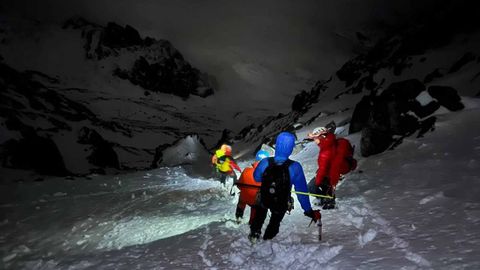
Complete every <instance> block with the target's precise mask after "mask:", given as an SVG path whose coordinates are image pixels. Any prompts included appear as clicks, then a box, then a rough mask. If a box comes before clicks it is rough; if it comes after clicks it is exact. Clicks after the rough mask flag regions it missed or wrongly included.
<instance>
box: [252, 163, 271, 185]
mask: <svg viewBox="0 0 480 270" xmlns="http://www.w3.org/2000/svg"><path fill="white" fill-rule="evenodd" d="M267 167H268V158H264V159H262V161H260V163H258V165H257V167H256V168H255V171H253V179H254V180H255V182H262V175H263V172H264V171H265V169H266V168H267Z"/></svg>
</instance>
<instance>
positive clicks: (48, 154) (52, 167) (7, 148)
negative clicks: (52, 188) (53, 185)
mask: <svg viewBox="0 0 480 270" xmlns="http://www.w3.org/2000/svg"><path fill="white" fill-rule="evenodd" d="M6 124H7V128H9V129H10V130H16V131H19V132H20V133H21V135H22V138H20V139H10V140H8V141H6V142H5V143H4V144H2V145H1V146H0V148H1V153H0V157H1V160H2V166H3V167H6V168H12V169H22V170H33V171H35V172H37V173H39V174H43V175H55V176H65V175H69V174H70V172H68V170H67V169H66V168H65V163H64V161H63V158H62V155H61V154H60V151H59V150H58V147H57V145H56V144H55V142H54V141H53V140H52V139H51V138H48V137H41V136H39V135H38V134H37V133H36V132H35V130H34V129H33V128H32V127H30V126H27V125H24V124H23V123H22V122H20V121H19V120H18V119H17V118H16V117H12V118H10V119H9V120H8V121H7V122H6Z"/></svg>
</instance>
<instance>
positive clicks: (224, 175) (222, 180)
mask: <svg viewBox="0 0 480 270" xmlns="http://www.w3.org/2000/svg"><path fill="white" fill-rule="evenodd" d="M227 177H228V174H226V173H221V174H220V183H222V184H223V185H225V182H226V181H227Z"/></svg>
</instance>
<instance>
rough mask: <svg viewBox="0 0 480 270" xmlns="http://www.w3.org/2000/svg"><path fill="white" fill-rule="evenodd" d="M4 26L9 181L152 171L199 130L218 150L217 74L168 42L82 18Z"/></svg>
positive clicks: (5, 175) (1, 48)
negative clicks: (168, 150) (162, 154)
mask: <svg viewBox="0 0 480 270" xmlns="http://www.w3.org/2000/svg"><path fill="white" fill-rule="evenodd" d="M1 29H2V32H1V36H2V43H1V44H0V55H1V56H2V63H1V68H2V73H1V74H0V76H1V79H2V81H1V83H2V92H1V94H2V99H1V100H2V101H1V108H2V114H1V123H2V124H1V129H2V132H1V134H2V138H1V142H0V143H1V144H2V145H3V146H2V169H1V170H2V174H1V175H2V181H7V182H8V181H10V180H24V181H25V180H33V179H38V180H41V179H42V178H44V177H43V176H41V175H78V174H81V175H84V174H88V173H92V172H96V173H105V172H118V170H123V169H145V168H149V167H150V165H151V164H152V161H153V159H154V156H155V149H156V148H157V147H158V146H160V145H165V144H172V143H174V142H175V141H177V140H179V139H182V138H185V137H186V136H188V135H191V134H197V135H198V136H201V139H202V140H203V141H205V142H206V143H207V144H208V145H209V147H211V145H213V144H215V143H216V142H217V140H218V137H217V136H219V135H220V133H221V131H222V130H223V129H224V128H225V126H224V123H225V121H224V119H228V116H229V113H228V112H223V111H222V112H221V113H220V114H219V111H212V110H211V106H212V104H215V101H210V100H209V99H210V98H211V97H207V96H208V95H210V94H212V93H213V92H212V91H213V90H212V89H213V88H212V86H211V85H210V82H211V77H210V76H209V75H206V74H202V73H201V72H200V71H198V70H197V69H195V68H193V67H191V66H190V64H189V63H188V62H186V60H184V59H183V57H182V55H181V54H180V53H179V52H178V51H177V50H176V49H175V48H174V47H173V46H172V45H171V44H170V43H169V42H168V41H165V40H155V39H153V38H149V37H147V38H143V39H142V38H141V37H140V36H139V34H138V32H137V31H136V30H135V29H133V28H132V27H125V28H124V27H121V26H119V25H116V24H114V23H111V24H109V25H108V26H106V27H103V26H99V25H96V24H93V23H89V22H87V21H85V20H81V19H78V18H77V19H75V20H71V21H69V22H67V23H66V24H65V25H64V28H62V27H61V25H52V24H41V23H34V22H30V21H26V20H18V19H12V18H8V17H6V18H2V22H1ZM82 33H83V34H82ZM93 36H95V37H96V38H93ZM89 37H90V38H89ZM131 40H133V41H131ZM86 45H88V46H86ZM89 53H94V55H90V54H89ZM139 59H143V60H139ZM139 61H140V62H142V61H143V62H142V64H136V63H137V62H139ZM144 61H147V62H148V63H147V64H145V62H144ZM118 72H120V73H122V72H123V73H122V74H123V75H125V76H127V77H125V78H120V77H118V74H117V73H118ZM115 74H117V75H115ZM142 74H143V75H145V76H147V77H148V78H146V77H142V76H143V75H142ZM123 75H122V76H123ZM157 75H158V76H157ZM138 76H140V77H138ZM158 78H160V79H158ZM132 80H139V81H142V82H145V83H149V86H145V85H138V86H137V85H135V84H134V83H132V82H131V81H132ZM137 84H138V83H137ZM143 86H145V87H146V88H147V89H144V88H142V87H143ZM150 86H151V87H150ZM160 86H162V87H163V86H165V87H166V88H161V89H160V88H158V87H160ZM173 90H175V91H176V90H178V91H180V92H178V93H176V92H174V91H173ZM170 93H173V94H174V95H171V94H170ZM178 96H180V97H178ZM187 96H188V98H187ZM25 130H29V131H33V133H32V132H30V133H29V134H30V135H31V136H30V135H28V136H27V135H26V133H25ZM27 137H28V138H27ZM42 142H43V143H42ZM42 145H43V146H42ZM199 145H200V144H199ZM45 152H49V153H52V156H51V157H52V158H51V159H50V158H43V157H44V153H45ZM40 160H42V162H41V163H39V162H40ZM49 161H52V162H49ZM39 175H40V176H39Z"/></svg>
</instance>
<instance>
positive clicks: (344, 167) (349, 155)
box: [315, 133, 356, 187]
mask: <svg viewBox="0 0 480 270" xmlns="http://www.w3.org/2000/svg"><path fill="white" fill-rule="evenodd" d="M318 146H319V147H320V153H319V154H318V171H317V176H316V177H315V184H316V185H317V186H319V185H321V183H322V180H323V178H324V177H325V176H328V178H329V180H330V185H331V186H332V187H336V186H337V184H338V180H339V179H340V174H346V173H348V172H350V171H351V170H354V169H355V167H356V160H355V159H353V148H352V146H351V144H350V142H349V141H348V140H347V139H344V138H339V139H336V137H335V135H334V134H333V133H327V134H326V136H325V137H324V138H321V139H320V143H319V144H318ZM349 160H350V162H349Z"/></svg>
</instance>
